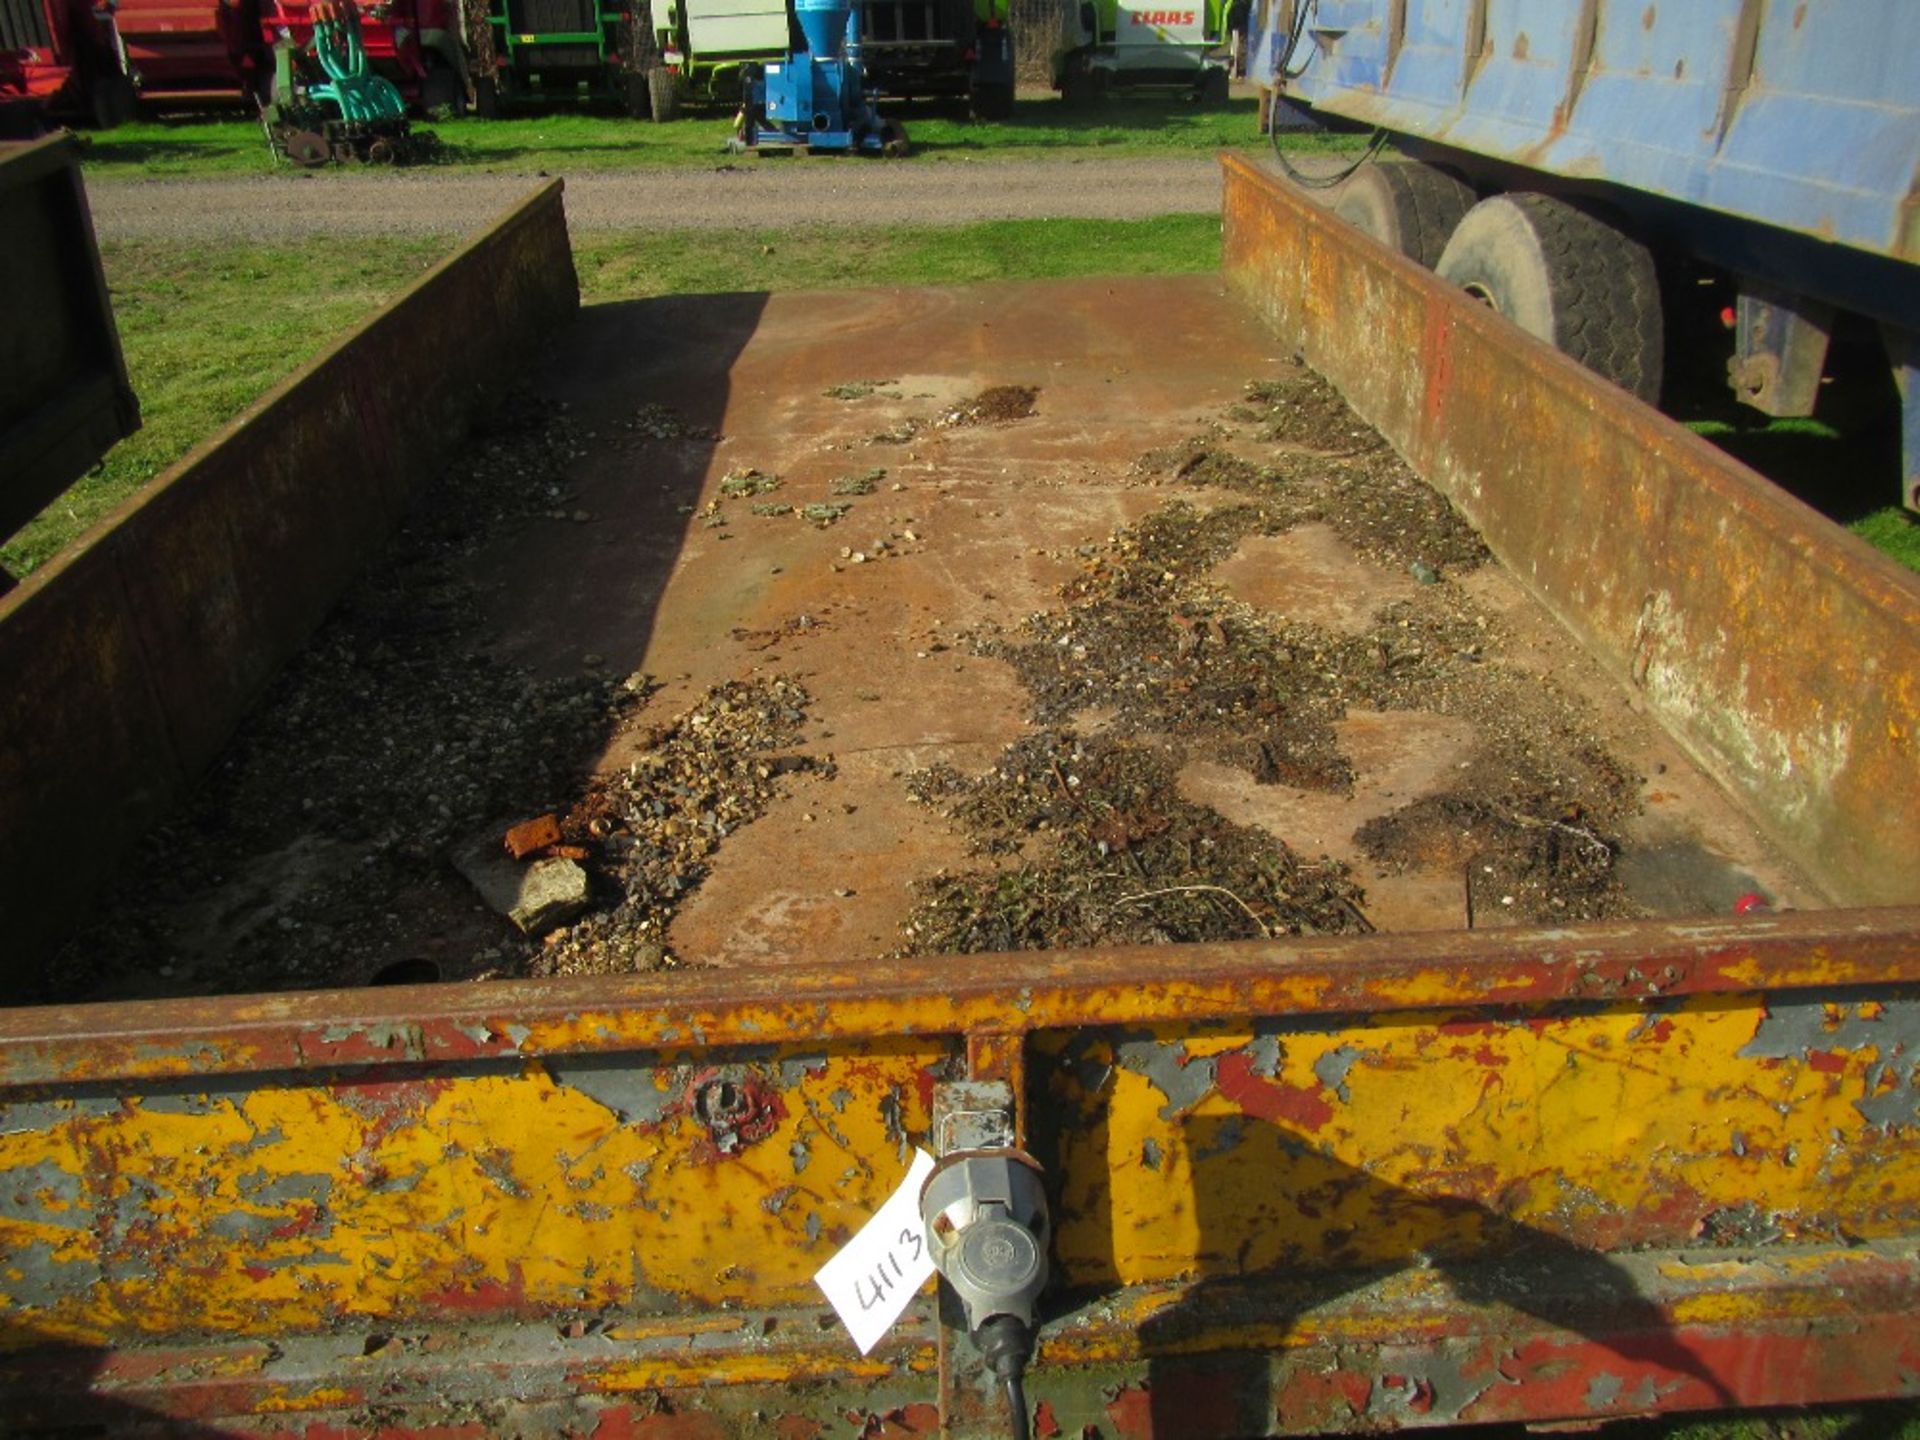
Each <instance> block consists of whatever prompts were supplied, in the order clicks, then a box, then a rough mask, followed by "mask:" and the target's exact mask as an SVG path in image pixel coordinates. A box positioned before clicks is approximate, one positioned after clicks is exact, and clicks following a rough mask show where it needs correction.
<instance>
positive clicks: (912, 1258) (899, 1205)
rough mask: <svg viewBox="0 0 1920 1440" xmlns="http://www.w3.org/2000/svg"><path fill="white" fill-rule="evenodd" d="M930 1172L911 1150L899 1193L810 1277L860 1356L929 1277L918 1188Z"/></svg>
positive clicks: (929, 1162) (927, 1159) (929, 1164)
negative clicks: (837, 1317)
mask: <svg viewBox="0 0 1920 1440" xmlns="http://www.w3.org/2000/svg"><path fill="white" fill-rule="evenodd" d="M932 1173H933V1157H932V1156H931V1155H929V1154H927V1152H926V1151H924V1150H915V1151H914V1152H913V1166H912V1168H911V1169H909V1170H908V1171H907V1178H906V1179H904V1180H902V1181H901V1182H900V1188H899V1189H897V1190H895V1191H894V1192H893V1194H891V1195H889V1196H888V1197H887V1203H886V1204H884V1205H882V1206H881V1207H880V1208H879V1210H877V1211H876V1212H875V1213H874V1217H873V1218H872V1219H871V1220H869V1221H867V1223H866V1224H864V1225H862V1226H861V1227H860V1233H859V1234H858V1235H855V1236H854V1237H853V1239H851V1240H849V1241H848V1242H847V1243H846V1244H845V1245H843V1246H841V1247H840V1253H839V1254H837V1255H835V1256H834V1257H833V1258H832V1259H831V1260H829V1261H827V1263H826V1264H824V1265H822V1266H821V1267H820V1268H819V1269H818V1270H816V1271H815V1272H814V1275H813V1283H814V1284H816V1285H818V1286H819V1287H820V1292H821V1293H822V1294H823V1295H825V1296H826V1297H827V1303H828V1304H829V1305H831V1306H833V1308H834V1309H835V1310H836V1311H837V1312H838V1313H839V1316H840V1319H841V1322H842V1323H843V1324H845V1326H846V1327H847V1333H848V1334H849V1335H851V1336H853V1343H854V1344H856V1345H858V1346H859V1347H860V1353H861V1354H862V1355H865V1354H866V1353H867V1352H868V1351H869V1350H871V1349H873V1347H874V1346H876V1345H878V1344H879V1343H880V1339H881V1337H882V1336H883V1335H885V1334H886V1333H887V1331H889V1330H891V1329H892V1328H893V1322H894V1321H896V1320H898V1319H899V1318H900V1312H901V1311H903V1310H905V1309H906V1308H907V1302H908V1301H910V1300H912V1299H913V1297H914V1292H916V1291H917V1290H919V1288H920V1287H921V1286H922V1285H924V1284H925V1283H926V1281H927V1277H928V1276H929V1275H931V1274H933V1257H932V1256H931V1255H929V1254H928V1253H927V1230H926V1226H925V1225H923V1224H922V1223H921V1221H920V1188H921V1187H922V1186H923V1185H925V1184H926V1183H927V1176H929V1175H930V1174H932Z"/></svg>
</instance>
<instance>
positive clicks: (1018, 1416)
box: [1007, 1371, 1033, 1440]
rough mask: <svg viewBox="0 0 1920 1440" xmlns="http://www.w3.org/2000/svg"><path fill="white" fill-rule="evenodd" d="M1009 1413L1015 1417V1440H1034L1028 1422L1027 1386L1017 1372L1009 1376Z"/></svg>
mask: <svg viewBox="0 0 1920 1440" xmlns="http://www.w3.org/2000/svg"><path fill="white" fill-rule="evenodd" d="M1007 1413H1008V1414H1010V1415H1012V1416H1013V1440H1032V1437H1033V1432H1032V1431H1031V1430H1030V1429H1029V1428H1028V1422H1027V1386H1026V1382H1025V1380H1024V1379H1023V1378H1022V1377H1021V1375H1020V1374H1019V1373H1018V1372H1017V1371H1016V1372H1015V1373H1014V1374H1012V1375H1009V1376H1007Z"/></svg>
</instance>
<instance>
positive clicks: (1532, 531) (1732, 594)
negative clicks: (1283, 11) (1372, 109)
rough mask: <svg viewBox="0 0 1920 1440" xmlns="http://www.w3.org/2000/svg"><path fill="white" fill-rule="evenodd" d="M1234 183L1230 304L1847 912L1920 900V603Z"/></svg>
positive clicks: (1805, 521) (1493, 332)
mask: <svg viewBox="0 0 1920 1440" xmlns="http://www.w3.org/2000/svg"><path fill="white" fill-rule="evenodd" d="M1225 165H1226V172H1227V193H1226V242H1225V243H1226V252H1225V266H1226V271H1227V278H1228V283H1229V285H1231V286H1232V287H1233V288H1234V289H1235V290H1236V291H1238V292H1239V293H1240V294H1241V295H1242V296H1243V297H1244V298H1245V299H1246V300H1247V301H1248V302H1249V303H1251V304H1252V305H1254V306H1255V308H1256V309H1258V310H1259V311H1260V312H1261V313H1262V314H1264V315H1265V316H1266V317H1267V318H1268V319H1269V320H1270V321H1271V322H1272V323H1273V324H1274V326H1275V327H1276V329H1278V331H1279V332H1280V333H1281V335H1282V336H1283V337H1285V338H1286V339H1287V340H1288V341H1289V342H1290V343H1292V344H1295V345H1297V346H1298V347H1299V348H1300V350H1301V353H1302V354H1303V355H1304V357H1305V358H1306V359H1307V361H1308V362H1309V363H1310V364H1312V365H1313V366H1314V368H1315V369H1317V370H1319V371H1320V372H1321V373H1322V374H1323V375H1325V376H1326V377H1327V378H1328V379H1329V380H1331V381H1332V382H1333V384H1334V385H1335V386H1336V387H1337V388H1339V390H1340V391H1341V393H1342V394H1343V395H1344V396H1345V397H1346V399H1347V401H1348V402H1349V403H1350V404H1351V405H1352V406H1353V408H1354V409H1355V410H1356V411H1357V412H1358V413H1359V414H1360V415H1361V416H1362V417H1363V418H1364V419H1366V420H1367V421H1369V422H1370V423H1371V424H1373V425H1375V426H1376V427H1377V428H1378V429H1379V430H1380V432H1381V433H1382V434H1383V435H1385V436H1386V437H1387V439H1388V440H1389V441H1391V442H1392V443H1393V445H1394V446H1395V448H1397V449H1398V450H1399V451H1400V452H1401V453H1402V454H1403V455H1405V456H1406V457H1407V459H1408V461H1409V462H1410V463H1411V464H1412V465H1413V466H1414V468H1415V469H1416V470H1418V471H1419V472H1420V473H1421V474H1422V475H1423V476H1424V477H1425V478H1426V479H1427V480H1428V481H1429V483H1431V484H1433V485H1435V486H1437V487H1438V488H1439V489H1441V490H1442V491H1444V492H1445V493H1446V494H1448V495H1449V496H1450V497H1451V498H1452V499H1453V501H1454V503H1455V504H1456V505H1458V506H1459V507H1460V509H1461V511H1462V512H1463V513H1464V514H1465V515H1466V516H1467V517H1468V519H1469V520H1471V521H1472V522H1473V524H1474V525H1475V527H1476V528H1478V529H1479V530H1480V532H1481V533H1482V535H1483V536H1484V537H1485V539H1486V541H1487V544H1488V545H1489V547H1490V548H1491V549H1492V550H1493V552H1494V553H1495V554H1496V555H1497V556H1499V557H1500V559H1501V560H1502V561H1503V562H1504V563H1505V564H1506V565H1507V566H1508V567H1509V568H1510V569H1511V570H1512V572H1513V573H1514V575H1515V576H1516V577H1518V578H1519V580H1520V581H1521V582H1522V583H1523V584H1525V585H1527V586H1528V587H1529V588H1530V589H1531V590H1532V591H1533V592H1534V593H1535V594H1536V595H1538V596H1539V597H1540V599H1541V600H1542V601H1543V602H1544V603H1545V604H1546V605H1547V607H1548V608H1549V609H1550V610H1551V611H1552V612H1553V613H1554V614H1555V615H1556V616H1557V617H1558V618H1559V619H1560V620H1561V622H1562V623H1563V624H1565V625H1566V627H1567V628H1568V629H1569V630H1570V631H1572V632H1573V633H1574V634H1575V635H1577V636H1578V637H1580V639H1581V641H1582V642H1583V643H1584V645H1585V646H1586V648H1587V649H1588V650H1589V651H1591V652H1592V653H1593V654H1594V655H1596V656H1597V657H1599V658H1600V659H1601V660H1602V661H1603V663H1605V664H1607V665H1608V666H1609V667H1610V668H1612V669H1613V670H1614V671H1615V672H1616V673H1617V674H1620V675H1622V676H1624V677H1626V678H1627V679H1628V680H1629V681H1630V682H1631V684H1632V685H1633V686H1634V688H1635V689H1636V690H1637V692H1638V693H1639V694H1640V696H1642V697H1643V698H1644V701H1645V703H1646V704H1647V706H1648V707H1649V708H1650V709H1651V710H1652V712H1653V713H1654V714H1655V716H1656V717H1657V718H1658V719H1659V720H1660V722H1661V724H1662V725H1663V726H1664V727H1665V728H1666V729H1667V730H1668V731H1669V732H1670V733H1672V734H1673V735H1674V736H1675V738H1677V739H1678V740H1680V741H1681V743H1683V744H1684V745H1686V746H1687V747H1688V748H1689V750H1690V751H1691V752H1692V753H1693V754H1694V756H1695V757H1696V758H1697V759H1698V760H1699V762H1700V763H1701V764H1702V765H1703V766H1704V767H1705V768H1706V769H1707V771H1708V772H1709V773H1710V774H1712V775H1714V776H1715V777H1716V778H1717V779H1718V780H1720V782H1721V783H1722V784H1723V785H1725V786H1726V788H1727V789H1728V790H1729V792H1730V793H1732V794H1733V795H1734V796H1736V797H1737V798H1739V799H1741V800H1742V801H1743V802H1744V803H1745V804H1746V806H1747V809H1748V811H1749V813H1750V814H1751V815H1753V817H1754V819H1755V821H1756V823H1757V824H1758V825H1759V826H1760V827H1761V828H1762V829H1763V830H1764V831H1766V833H1768V834H1769V835H1770V836H1771V838H1772V839H1773V840H1774V841H1775V843H1777V844H1778V845H1779V846H1780V847H1781V848H1782V849H1783V850H1785V851H1786V852H1787V853H1788V854H1789V855H1791V856H1792V857H1793V858H1794V859H1795V860H1796V861H1798V862H1799V863H1800V864H1801V865H1803V866H1804V867H1805V868H1806V869H1807V871H1808V872H1809V873H1810V874H1812V875H1813V876H1814V877H1815V878H1816V879H1818V880H1819V881H1820V883H1821V884H1822V885H1823V886H1825V887H1826V889H1827V890H1828V891H1829V892H1830V893H1831V894H1832V895H1833V896H1834V897H1835V898H1836V899H1839V900H1842V901H1846V902H1849V903H1860V904H1888V903H1902V902H1909V901H1912V900H1913V899H1914V898H1915V897H1916V896H1920V581H1916V579H1915V577H1914V576H1913V575H1912V574H1910V573H1908V572H1906V571H1904V570H1902V569H1900V568H1899V567H1898V566H1896V565H1895V564H1893V563H1892V562H1891V561H1889V560H1887V559H1886V558H1885V557H1884V556H1881V555H1879V554H1877V553H1876V552H1874V551H1873V550H1871V549H1870V548H1869V547H1868V546H1866V545H1865V544H1863V543H1861V542H1860V541H1858V540H1856V539H1854V538H1853V537H1852V536H1850V535H1847V534H1845V533H1844V532H1842V531H1841V530H1840V529H1839V528H1838V527H1836V526H1834V525H1832V524H1831V523H1829V522H1828V521H1826V520H1824V519H1822V518H1820V517H1819V516H1817V515H1816V514H1815V513H1814V512H1813V511H1812V510H1810V509H1808V508H1807V507H1806V506H1804V505H1802V504H1800V503H1799V502H1798V501H1796V500H1793V499H1791V498H1789V497H1787V496H1786V495H1784V494H1783V493H1781V492H1780V491H1778V490H1777V489H1776V488H1775V487H1773V486H1771V485H1769V484H1768V483H1767V482H1766V481H1765V480H1763V479H1762V478H1761V477H1760V476H1758V475H1756V474H1754V473H1753V472H1752V471H1750V470H1748V469H1747V468H1746V467H1744V466H1742V465H1740V464H1738V463H1736V462H1735V461H1733V460H1730V459H1728V458H1727V457H1726V456H1725V455H1723V454H1722V453H1721V452H1720V451H1718V450H1716V449H1715V448H1714V447H1712V446H1711V445H1709V444H1707V443H1706V442H1705V441H1703V440H1701V439H1699V438H1698V437H1697V436H1694V435H1692V434H1690V433H1688V432H1687V431H1686V430H1684V429H1683V428H1681V427H1680V426H1679V425H1677V424H1674V423H1673V422H1671V421H1669V420H1667V419H1665V418H1664V417H1662V416H1660V415H1659V414H1657V413H1656V412H1654V411H1653V410H1651V409H1649V408H1648V407H1646V406H1644V405H1642V404H1640V403H1639V402H1637V401H1635V400H1634V399H1632V397H1630V396H1628V395H1627V394H1626V393H1625V392H1624V391H1620V390H1617V389H1615V388H1614V387H1612V386H1610V385H1607V384H1606V383H1605V382H1603V381H1600V380H1597V379H1596V378H1595V377H1594V376H1592V375H1591V374H1589V373H1588V372H1587V371H1585V370H1582V369H1581V368H1580V367H1579V366H1578V365H1576V364H1575V363H1573V362H1572V361H1570V360H1568V359H1567V358H1566V357H1565V356H1563V355H1560V354H1559V353H1558V352H1556V351H1554V350H1553V349H1552V348H1551V347H1549V346H1546V345H1543V344H1541V343H1539V342H1537V341H1535V340H1533V339H1531V338H1530V337H1528V336H1526V335H1524V334H1522V333H1521V332H1520V331H1519V330H1517V329H1516V328H1515V327H1513V326H1512V325H1510V324H1508V323H1507V322H1506V321H1504V320H1502V319H1501V318H1500V317H1498V316H1497V315H1495V314H1493V313H1492V312H1491V311H1489V310H1487V309H1486V308H1485V307H1483V306H1480V305H1478V304H1476V303H1475V302H1474V301H1473V300H1472V299H1471V298H1470V297H1468V296H1467V295H1465V294H1464V293H1463V292H1459V291H1456V290H1454V289H1452V288H1451V287H1449V286H1447V285H1444V284H1443V283H1441V282H1440V281H1439V280H1437V279H1436V278H1435V277H1434V276H1433V275H1431V274H1430V273H1429V272H1427V271H1425V270H1423V269H1421V268H1420V267H1419V266H1417V265H1415V264H1413V263H1412V262H1410V261H1407V260H1405V259H1403V258H1401V257H1400V256H1397V255H1393V254H1390V253H1389V252H1388V251H1387V250H1386V249H1385V248H1383V247H1381V246H1379V245H1377V244H1375V243H1373V242H1372V241H1370V240H1368V239H1366V238H1365V237H1364V236H1361V235H1359V234H1358V232H1356V231H1354V230H1352V229H1351V228H1350V227H1348V226H1346V225H1345V224H1343V223H1342V222H1340V221H1338V220H1336V219H1334V218H1333V217H1332V216H1331V215H1330V214H1328V213H1327V212H1324V211H1322V210H1319V209H1318V208H1316V207H1315V206H1314V205H1312V204H1311V203H1309V202H1308V201H1307V200H1306V199H1305V198H1303V197H1302V196H1300V195H1298V194H1297V193H1295V192H1293V191H1291V190H1289V189H1287V188H1286V187H1285V186H1283V185H1281V184H1280V183H1278V182H1277V181H1276V180H1274V179H1273V178H1272V177H1270V176H1268V175H1265V174H1263V173H1261V172H1259V171H1257V170H1255V169H1254V168H1253V167H1252V166H1250V165H1248V164H1246V163H1244V162H1242V161H1240V160H1238V159H1234V158H1229V159H1227V160H1226V161H1225ZM1382 355H1392V356H1394V357H1395V363H1394V364H1392V365H1382V364H1381V363H1380V357H1381V356H1382Z"/></svg>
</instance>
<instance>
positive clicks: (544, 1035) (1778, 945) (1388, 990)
mask: <svg viewBox="0 0 1920 1440" xmlns="http://www.w3.org/2000/svg"><path fill="white" fill-rule="evenodd" d="M1916 979H1920V909H1885V910H1862V911H1827V912H1818V911H1809V912H1805V913H1799V914H1779V915H1770V916H1749V917H1743V918H1732V919H1728V920H1725V921H1693V922H1684V923H1681V922H1665V921H1662V922H1639V923H1623V924H1609V925H1583V926H1579V927H1569V928H1563V929H1544V930H1522V929H1513V930H1502V931H1478V932H1472V933H1465V934H1459V933H1454V934H1449V933H1431V934H1418V935H1401V936H1393V935H1368V936H1350V937H1332V938H1316V939H1296V940H1288V941H1284V942H1273V943H1269V942H1264V941H1261V942H1236V943H1230V944H1206V945H1180V946H1135V947H1118V948H1109V949H1105V950H1062V951H1047V952H1026V953H1021V954H1015V955H1004V956H979V957H974V958H973V959H972V960H970V961H969V963H968V965H967V966H965V967H964V968H962V969H956V967H955V966H954V965H953V963H952V962H951V960H949V959H947V958H943V957H938V956H936V957H930V958H922V959H909V960H899V961H891V962H889V964H888V966H887V970H886V973H885V974H884V976H883V975H881V974H880V973H878V972H877V971H875V970H871V969H869V970H863V971H852V970H847V969H840V968H810V967H805V966H793V967H790V968H785V967H783V968H781V969H779V970H777V971H760V972H752V971H726V972H721V971H680V972H676V973H674V974H672V975H663V976H649V975H636V976H621V977H613V976H603V977H593V978H585V979H569V980H551V981H511V982H501V983H490V984H482V985H471V986H446V987H441V988H436V989H429V990H422V991H416V992H414V993H413V994H412V995H410V996H408V997H407V999H406V1006H407V1009H406V1013H405V1015H401V1014H399V1013H397V1012H396V1009H395V1006H396V1004H397V1002H396V1001H395V999H394V998H393V996H392V995H391V994H390V993H385V992H382V991H379V990H356V991H342V992H314V993H307V994H289V995H272V996H239V997H223V998H217V999H205V1000H172V1001H150V1002H145V1003H142V1004H129V1005H99V1006H87V1007H81V1008H65V1009H56V1008H47V1009H16V1010H3V1011H0V1085H4V1086H10V1087H20V1086H28V1085H48V1084H63V1083H71V1082H78V1081H89V1082H109V1081H119V1082H125V1081H133V1082H146V1081H155V1080H162V1079H170V1078H171V1079H179V1078H192V1079H194V1080H196V1081H211V1080H213V1079H214V1078H215V1077H219V1076H240V1075H247V1074H258V1073H262V1072H273V1071H287V1072H293V1073H301V1072H316V1071H329V1070H334V1069H338V1068H341V1067H344V1066H354V1067H366V1068H368V1069H370V1070H379V1069H382V1068H384V1067H386V1066H389V1065H409V1064H418V1063H420V1062H421V1061H423V1060H424V1061H426V1062H428V1063H434V1064H445V1063H449V1062H473V1061H481V1060H520V1059H524V1058H526V1057H529V1056H553V1057H563V1056H594V1055H607V1054H613V1053H619V1052H625V1051H631V1050H647V1051H656V1052H660V1054H661V1055H662V1056H663V1058H664V1059H665V1061H667V1062H669V1063H680V1059H681V1058H684V1057H698V1056H699V1055H701V1054H704V1053H707V1052H708V1051H710V1050H711V1049H712V1048H714V1047H720V1046H728V1045H748V1046H751V1045H757V1044H762V1043H764V1042H768V1041H771V1040H773V1039H775V1038H777V1037H782V1036H813V1037H818V1038H819V1039H820V1040H821V1041H823V1042H824V1041H827V1040H876V1041H877V1040H881V1039H885V1038H887V1037H895V1038H896V1039H897V1038H898V1037H904V1036H911V1035H943V1036H944V1035H965V1034H978V1033H988V1034H1007V1035H1017V1034H1026V1033H1031V1032H1033V1031H1037V1030H1048V1029H1067V1028H1074V1027H1081V1026H1100V1025H1111V1024H1131V1023H1139V1024H1152V1023H1155V1022H1157V1021H1161V1020H1166V1019H1173V1018H1185V1019H1190V1020H1193V1021H1201V1020H1207V1019H1231V1018H1235V1017H1245V1016H1248V1015H1275V1014H1294V1015H1307V1014H1337V1013H1342V1012H1366V1011H1372V1010H1383V1009H1393V1010H1405V1009H1447V1008H1451V1007H1458V1006H1474V1005H1487V1004H1515V1005H1537V1004H1544V1003H1547V1002H1551V1001H1556V1000H1647V999H1655V998H1660V997H1673V996H1680V995H1692V994H1703V993H1712V992H1716V991H1723V990H1740V991H1750V990H1767V991H1769V992H1774V993H1779V992H1784V991H1793V990H1817V989H1823V988H1828V987H1840V986H1853V985H1876V984H1896V983H1900V982H1902V981H1912V980H1916ZM583 1073H588V1072H583ZM921 1100H922V1103H923V1104H924V1103H925V1101H926V1096H924V1095H922V1096H921Z"/></svg>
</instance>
